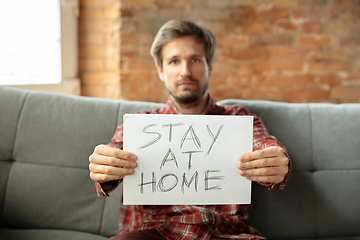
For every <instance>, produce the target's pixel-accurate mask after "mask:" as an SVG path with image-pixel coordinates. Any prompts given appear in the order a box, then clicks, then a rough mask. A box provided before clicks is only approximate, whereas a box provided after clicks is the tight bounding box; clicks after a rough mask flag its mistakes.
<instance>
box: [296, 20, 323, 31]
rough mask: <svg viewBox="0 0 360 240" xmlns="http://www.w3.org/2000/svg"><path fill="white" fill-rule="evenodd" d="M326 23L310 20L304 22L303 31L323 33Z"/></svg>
mask: <svg viewBox="0 0 360 240" xmlns="http://www.w3.org/2000/svg"><path fill="white" fill-rule="evenodd" d="M323 28H324V24H323V23H322V22H319V21H310V22H304V23H303V24H302V28H301V30H302V32H304V33H318V34H321V33H322V32H323Z"/></svg>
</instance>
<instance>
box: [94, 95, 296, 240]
mask: <svg viewBox="0 0 360 240" xmlns="http://www.w3.org/2000/svg"><path fill="white" fill-rule="evenodd" d="M136 113H139V114H181V113H180V112H179V110H178V109H177V108H176V107H175V105H174V104H173V103H172V101H171V100H170V99H169V100H168V101H167V103H166V106H165V107H163V108H160V109H154V110H152V111H150V112H145V111H137V112H136ZM203 114H205V115H251V116H254V137H253V141H254V145H253V150H254V151H255V150H259V149H264V148H268V147H270V146H279V147H281V148H283V149H284V153H285V155H286V156H288V155H287V152H286V149H285V148H284V146H283V145H282V144H281V143H280V142H278V141H277V140H276V138H275V137H273V136H271V135H269V133H268V131H267V129H266V128H265V126H264V124H263V123H262V121H261V119H260V118H258V117H257V116H255V115H253V114H251V113H250V112H249V111H248V110H247V109H246V108H244V107H240V106H229V105H228V106H217V105H215V103H214V102H213V100H212V99H210V98H209V102H208V104H207V106H206V108H205V109H204V112H203ZM109 145H110V146H112V147H116V148H120V149H122V146H123V126H122V125H120V126H118V128H117V129H116V132H115V135H114V137H113V138H112V142H111V143H110V144H109ZM290 168H291V164H289V172H288V174H287V175H286V177H285V179H284V181H283V182H281V183H279V184H262V185H265V186H267V187H269V189H282V188H284V187H285V184H286V182H287V180H288V179H289V177H290ZM120 182H121V181H120V180H119V181H117V183H116V185H115V187H114V188H113V189H111V190H109V191H104V190H103V189H102V187H101V186H100V184H98V183H96V189H97V193H98V195H99V196H102V197H105V196H109V195H108V194H109V193H110V192H111V191H113V190H114V189H115V188H116V187H117V186H118V184H119V183H120ZM249 209H250V205H240V204H236V205H201V206H200V205H196V206H193V205H185V206H182V205H174V206H171V205H170V206H168V205H164V206H157V205H153V206H152V205H150V206H143V205H122V204H121V207H120V219H119V231H118V234H122V233H129V232H136V231H141V230H150V229H156V230H157V231H158V232H159V233H160V234H161V235H163V236H164V237H165V238H166V239H169V240H175V239H176V240H179V239H181V240H185V239H186V240H190V239H204V240H208V239H210V238H211V237H212V236H218V237H222V238H231V239H265V237H264V236H263V235H262V234H261V233H260V232H259V231H257V230H256V229H254V228H252V227H250V226H249V225H247V220H248V218H249Z"/></svg>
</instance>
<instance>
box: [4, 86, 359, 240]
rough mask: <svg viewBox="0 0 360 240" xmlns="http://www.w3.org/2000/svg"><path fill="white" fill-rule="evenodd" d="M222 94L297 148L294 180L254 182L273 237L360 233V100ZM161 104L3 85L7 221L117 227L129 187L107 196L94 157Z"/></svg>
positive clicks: (258, 220) (257, 208) (257, 205)
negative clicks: (125, 126) (275, 185)
mask: <svg viewBox="0 0 360 240" xmlns="http://www.w3.org/2000/svg"><path fill="white" fill-rule="evenodd" d="M219 104H220V105H221V104H236V105H239V104H240V105H245V106H247V107H248V108H249V109H250V110H251V111H252V112H253V113H255V114H257V115H259V116H260V117H261V118H262V119H263V121H264V122H265V125H266V126H267V127H268V129H269V131H270V133H271V134H274V135H275V136H276V137H277V138H278V139H279V140H280V141H281V142H283V143H284V144H285V145H286V146H287V148H288V150H289V153H290V156H291V158H292V162H293V173H292V177H291V179H290V181H289V183H288V185H287V187H286V188H285V190H283V191H268V190H266V188H264V187H262V186H259V185H258V184H253V194H252V212H251V215H250V222H251V224H252V225H253V226H255V227H256V228H257V229H259V230H260V231H262V232H263V233H264V234H265V235H267V236H268V237H269V239H272V238H276V239H285V238H314V237H326V236H360V228H359V226H360V214H359V213H360V184H358V182H360V148H359V146H360V137H359V136H360V126H359V124H358V122H359V119H360V104H342V105H331V104H287V103H277V102H264V101H241V100H226V101H221V102H220V103H219ZM162 105H163V104H157V103H146V102H130V101H113V100H104V99H95V98H87V97H76V96H67V95H59V94H49V93H39V92H29V91H23V90H15V89H11V88H0V227H8V228H42V229H67V230H78V231H83V232H89V233H96V234H101V235H104V236H111V235H115V233H116V231H117V221H118V211H119V204H120V197H121V188H119V189H118V190H116V191H114V192H113V193H112V194H111V197H110V198H100V197H98V196H97V195H96V193H95V188H94V183H93V182H92V180H91V179H90V177H89V170H88V164H89V162H88V157H89V155H90V154H91V153H92V151H93V149H94V147H95V146H96V145H98V144H100V143H105V144H106V143H108V142H109V141H110V139H111V137H112V136H113V133H114V132H115V129H116V126H118V125H119V124H121V123H122V115H123V114H125V113H134V112H135V111H136V110H138V109H143V110H150V109H153V108H155V107H160V106H162Z"/></svg>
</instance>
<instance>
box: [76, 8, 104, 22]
mask: <svg viewBox="0 0 360 240" xmlns="http://www.w3.org/2000/svg"><path fill="white" fill-rule="evenodd" d="M102 17H103V13H102V10H101V9H91V8H81V9H80V16H79V18H80V19H101V18H102Z"/></svg>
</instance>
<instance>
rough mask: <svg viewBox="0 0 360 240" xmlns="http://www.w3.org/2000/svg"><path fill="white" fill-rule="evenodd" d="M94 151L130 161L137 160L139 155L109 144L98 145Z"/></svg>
mask: <svg viewBox="0 0 360 240" xmlns="http://www.w3.org/2000/svg"><path fill="white" fill-rule="evenodd" d="M94 153H97V154H99V155H104V156H111V157H116V158H121V159H126V160H129V161H136V159H137V157H136V155H135V154H133V153H130V152H126V151H123V150H121V149H117V148H113V147H110V146H107V145H98V146H96V147H95V149H94Z"/></svg>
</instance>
